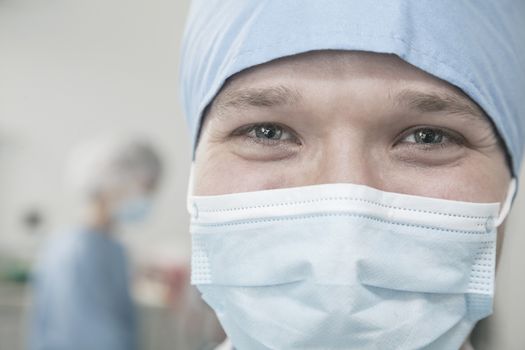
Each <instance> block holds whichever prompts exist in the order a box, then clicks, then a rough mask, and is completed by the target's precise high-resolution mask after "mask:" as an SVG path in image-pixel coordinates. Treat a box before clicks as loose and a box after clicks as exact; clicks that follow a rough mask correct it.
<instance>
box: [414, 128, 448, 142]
mask: <svg viewBox="0 0 525 350" xmlns="http://www.w3.org/2000/svg"><path fill="white" fill-rule="evenodd" d="M442 140H443V135H441V134H440V133H438V132H436V131H434V130H432V129H422V130H418V131H417V132H416V141H417V142H418V143H440V142H441V141H442Z"/></svg>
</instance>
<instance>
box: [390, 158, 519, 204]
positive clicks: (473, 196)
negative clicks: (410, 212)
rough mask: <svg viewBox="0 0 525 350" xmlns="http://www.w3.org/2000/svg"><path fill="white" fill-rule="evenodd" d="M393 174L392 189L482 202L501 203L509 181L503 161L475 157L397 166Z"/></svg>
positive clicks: (414, 193) (442, 197) (393, 190)
mask: <svg viewBox="0 0 525 350" xmlns="http://www.w3.org/2000/svg"><path fill="white" fill-rule="evenodd" d="M391 174H392V175H393V177H392V178H391V179H390V186H386V187H389V188H388V189H387V190H388V191H391V192H400V193H407V194H413V195H418V196H425V197H433V198H441V199H449V200H457V201H467V202H480V203H490V202H502V201H503V200H504V199H505V196H506V192H507V189H508V184H509V181H510V173H509V171H508V169H507V166H506V165H505V164H504V163H503V162H499V161H498V160H497V159H489V158H486V157H475V156H474V157H466V158H465V159H463V160H462V161H460V162H458V163H457V164H454V165H452V166H449V167H438V168H433V167H430V168H412V169H396V170H393V171H392V172H391ZM408 179H410V181H408Z"/></svg>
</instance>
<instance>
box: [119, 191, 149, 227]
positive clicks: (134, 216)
mask: <svg viewBox="0 0 525 350" xmlns="http://www.w3.org/2000/svg"><path fill="white" fill-rule="evenodd" d="M151 208H152V201H151V199H150V198H148V197H145V196H137V197H135V198H131V199H126V200H124V201H123V202H122V203H121V204H120V205H119V206H118V207H117V210H116V211H115V216H114V219H115V220H116V221H118V222H122V223H130V224H131V223H137V222H140V221H143V220H145V219H146V217H147V216H148V215H149V213H150V212H151Z"/></svg>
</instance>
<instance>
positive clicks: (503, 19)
mask: <svg viewBox="0 0 525 350" xmlns="http://www.w3.org/2000/svg"><path fill="white" fill-rule="evenodd" d="M320 49H340V50H363V51H372V52H381V53H393V54H396V55H398V56H399V57H401V58H402V59H404V60H405V61H407V62H409V63H411V64H413V65H415V66H417V67H419V68H421V69H423V70H425V71H426V72H428V73H431V74H433V75H435V76H437V77H439V78H442V79H444V80H446V81H448V82H450V83H452V84H454V85H456V86H458V87H459V88H461V89H462V90H463V91H464V92H465V93H467V94H468V95H469V96H470V97H471V98H472V99H473V100H474V101H476V102H477V103H478V104H479V105H480V106H481V107H482V108H483V109H484V110H485V111H486V112H487V114H488V115H489V116H490V117H491V118H492V120H493V122H494V124H495V125H496V127H497V129H498V131H499V132H500V134H501V136H502V138H503V140H504V142H505V144H506V146H507V149H508V152H509V154H510V156H511V158H512V167H513V171H514V174H517V173H518V170H519V168H520V164H521V161H522V155H523V148H524V142H525V115H524V114H525V1H522V0H500V1H493V0H464V1H458V0H439V1H435V0H383V1H377V0H374V1H372V0H333V1H318V0H286V1H282V0H265V1H261V0H243V1H236V0H195V1H193V2H192V6H191V10H190V15H189V18H188V21H187V28H186V33H185V38H184V43H183V47H182V65H181V85H182V99H183V104H184V112H185V115H186V117H187V119H188V124H189V126H190V130H191V133H192V138H193V141H194V144H195V140H196V136H197V133H198V129H199V123H200V118H201V114H202V112H203V110H204V108H205V107H206V106H207V105H208V104H209V102H210V101H211V100H212V99H213V97H214V96H215V95H216V94H217V92H218V91H219V89H220V88H221V86H222V85H223V83H224V81H225V80H226V79H227V78H228V77H230V76H232V75H233V74H235V73H237V72H240V71H242V70H243V69H246V68H248V67H251V66H254V65H257V64H261V63H264V62H268V61H271V60H273V59H276V58H280V57H284V56H289V55H293V54H297V53H302V52H306V51H312V50H320Z"/></svg>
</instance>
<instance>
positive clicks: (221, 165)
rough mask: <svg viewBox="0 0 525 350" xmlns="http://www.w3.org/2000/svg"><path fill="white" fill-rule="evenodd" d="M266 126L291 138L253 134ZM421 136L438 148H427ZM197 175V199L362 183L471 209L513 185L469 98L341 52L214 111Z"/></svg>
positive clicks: (368, 57)
mask: <svg viewBox="0 0 525 350" xmlns="http://www.w3.org/2000/svg"><path fill="white" fill-rule="evenodd" d="M417 93H424V94H427V95H435V96H439V97H441V98H443V97H447V98H448V97H453V98H452V99H451V100H450V101H447V100H446V99H445V101H441V102H443V105H441V106H440V105H439V103H436V101H430V100H428V99H427V100H425V98H427V97H428V96H425V98H423V97H422V96H416V95H417ZM455 100H457V101H455ZM451 101H452V102H451ZM458 101H459V102H460V103H462V104H464V105H462V106H452V107H450V106H445V105H446V104H447V103H449V104H452V103H453V102H458ZM444 106H445V107H444ZM440 109H441V110H440ZM463 109H465V110H463ZM261 123H264V124H267V125H266V126H267V129H270V130H271V131H272V132H277V133H279V132H280V134H281V135H280V137H279V136H278V135H274V136H273V138H268V137H264V136H265V135H264V134H262V135H263V137H261V132H260V131H261V127H260V126H259V127H258V128H256V130H258V131H259V132H257V131H256V130H254V129H253V128H252V129H251V130H250V127H251V126H252V127H253V125H257V124H261ZM270 123H274V124H276V125H273V126H272V125H268V124H270ZM263 127H264V126H263ZM421 128H424V129H425V128H426V129H431V130H432V132H434V134H435V136H434V139H433V140H432V141H433V142H432V143H428V142H427V143H422V141H423V140H421V138H420V139H417V140H416V138H417V135H416V133H417V132H418V130H419V131H421ZM427 134H428V132H427ZM427 137H428V135H427ZM431 138H432V136H431V137H430V139H431ZM426 140H427V141H429V139H426ZM436 141H439V142H436ZM194 176H195V178H194V181H195V187H194V194H196V195H218V194H226V193H235V192H245V191H258V190H265V189H274V188H284V187H295V186H307V185H314V184H322V183H356V184H363V185H367V186H370V187H374V188H377V189H380V190H383V191H389V192H398V193H405V194H412V195H420V196H427V197H435V198H444V199H452V200H462V201H470V202H499V201H503V200H504V199H505V196H506V191H507V188H508V184H509V181H510V179H511V174H510V171H509V167H508V164H507V160H506V156H505V152H504V150H503V147H502V145H501V142H500V141H499V140H498V137H497V136H496V133H495V131H494V128H493V127H492V125H491V123H490V121H489V119H488V118H487V117H486V116H485V114H484V113H483V111H482V110H481V109H480V108H479V107H478V106H477V105H476V104H475V103H474V102H472V101H471V100H470V99H469V98H468V97H467V96H466V95H465V94H464V93H462V92H461V91H460V90H459V89H457V88H455V87H453V86H452V85H450V84H448V83H447V82H444V81H442V80H440V79H438V78H435V77H433V76H431V75H429V74H427V73H425V72H423V71H422V70H420V69H418V68H415V67H414V66H411V65H409V64H407V63H405V62H404V61H402V60H401V59H399V58H397V57H396V56H393V55H386V54H375V53H364V52H338V51H318V52H313V53H307V54H301V55H297V56H293V57H288V58H284V59H279V60H276V61H273V62H270V63H267V64H263V65H260V66H257V67H255V68H251V69H249V70H246V71H244V72H241V73H240V74H238V75H236V76H234V77H233V78H232V79H230V80H229V81H228V82H227V84H226V85H225V86H224V88H223V89H222V90H221V91H220V93H219V94H218V96H217V97H216V98H215V100H214V101H213V103H212V104H211V106H210V107H209V109H208V112H207V115H206V118H205V121H204V123H203V126H202V130H201V134H200V140H199V144H198V147H197V150H196V157H195V173H194Z"/></svg>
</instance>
